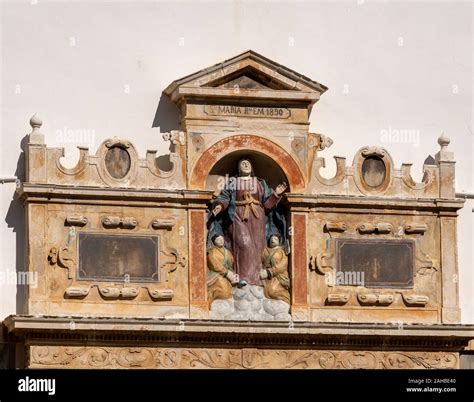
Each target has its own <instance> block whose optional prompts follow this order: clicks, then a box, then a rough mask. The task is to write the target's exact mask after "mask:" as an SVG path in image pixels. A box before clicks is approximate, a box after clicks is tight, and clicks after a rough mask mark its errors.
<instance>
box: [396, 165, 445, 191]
mask: <svg viewBox="0 0 474 402" xmlns="http://www.w3.org/2000/svg"><path fill="white" fill-rule="evenodd" d="M412 165H413V163H403V164H402V166H401V169H400V173H401V178H402V181H403V184H405V185H406V186H407V187H409V188H411V189H412V190H423V189H425V188H427V187H429V186H431V184H432V183H433V180H434V178H435V174H436V173H435V172H436V169H437V168H436V166H426V165H425V166H424V169H423V171H424V174H423V179H422V182H421V183H416V182H415V181H414V180H413V177H412V175H411V167H412Z"/></svg>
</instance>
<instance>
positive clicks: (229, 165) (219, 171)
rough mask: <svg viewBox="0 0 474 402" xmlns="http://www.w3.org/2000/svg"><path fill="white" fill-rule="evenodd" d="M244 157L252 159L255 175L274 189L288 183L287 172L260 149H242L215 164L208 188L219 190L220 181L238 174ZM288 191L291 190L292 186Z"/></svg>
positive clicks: (208, 177) (208, 179) (207, 184)
mask: <svg viewBox="0 0 474 402" xmlns="http://www.w3.org/2000/svg"><path fill="white" fill-rule="evenodd" d="M242 158H246V159H249V160H250V161H251V163H252V167H253V172H254V175H255V176H256V177H259V178H261V179H264V180H265V181H266V182H267V184H268V185H269V186H270V187H271V188H273V189H274V188H275V187H276V186H277V185H278V184H280V183H283V182H285V183H287V184H288V178H287V177H286V175H285V172H284V171H283V169H282V168H281V167H280V166H279V165H278V164H277V163H276V162H275V161H274V160H273V159H272V158H270V157H269V156H268V155H265V154H263V153H261V152H258V151H254V150H247V149H242V150H239V151H234V152H231V153H229V154H227V155H225V156H224V157H222V158H221V159H219V160H218V161H217V162H216V163H215V164H214V166H213V167H212V168H211V170H210V172H209V174H208V176H207V179H206V189H207V190H215V191H216V192H219V190H218V188H221V187H219V183H222V180H225V179H226V176H228V177H232V176H236V175H237V174H238V169H237V165H238V162H239V161H240V160H241V159H242ZM288 191H291V188H289V189H288Z"/></svg>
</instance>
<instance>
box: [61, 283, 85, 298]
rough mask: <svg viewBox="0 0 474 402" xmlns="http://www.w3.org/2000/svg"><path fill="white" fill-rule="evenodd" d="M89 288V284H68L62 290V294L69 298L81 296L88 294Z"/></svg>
mask: <svg viewBox="0 0 474 402" xmlns="http://www.w3.org/2000/svg"><path fill="white" fill-rule="evenodd" d="M90 289H91V287H90V286H70V287H68V288H67V289H66V290H65V291H64V294H65V295H66V296H67V297H71V298H73V297H77V298H83V297H86V296H87V295H88V294H89V291H90Z"/></svg>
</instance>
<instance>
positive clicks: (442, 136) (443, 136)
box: [438, 132, 451, 149]
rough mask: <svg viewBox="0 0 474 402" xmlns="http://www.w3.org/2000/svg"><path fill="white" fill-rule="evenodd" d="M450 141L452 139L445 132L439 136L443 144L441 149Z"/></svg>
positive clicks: (439, 142) (439, 140)
mask: <svg viewBox="0 0 474 402" xmlns="http://www.w3.org/2000/svg"><path fill="white" fill-rule="evenodd" d="M450 142H451V140H450V139H449V137H448V136H447V135H446V134H445V133H444V132H443V133H442V134H441V135H440V137H439V138H438V144H439V145H440V146H441V149H444V148H446V147H447V146H448V145H449V143H450Z"/></svg>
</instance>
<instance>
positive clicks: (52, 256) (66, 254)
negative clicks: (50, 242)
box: [48, 247, 76, 279]
mask: <svg viewBox="0 0 474 402" xmlns="http://www.w3.org/2000/svg"><path fill="white" fill-rule="evenodd" d="M71 254H72V253H71V252H70V250H69V248H68V247H51V249H50V250H49V254H48V261H49V263H50V265H58V266H59V267H61V268H65V269H67V271H68V279H72V278H73V270H74V269H75V267H76V261H75V259H74V258H73V257H72V255H71Z"/></svg>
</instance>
